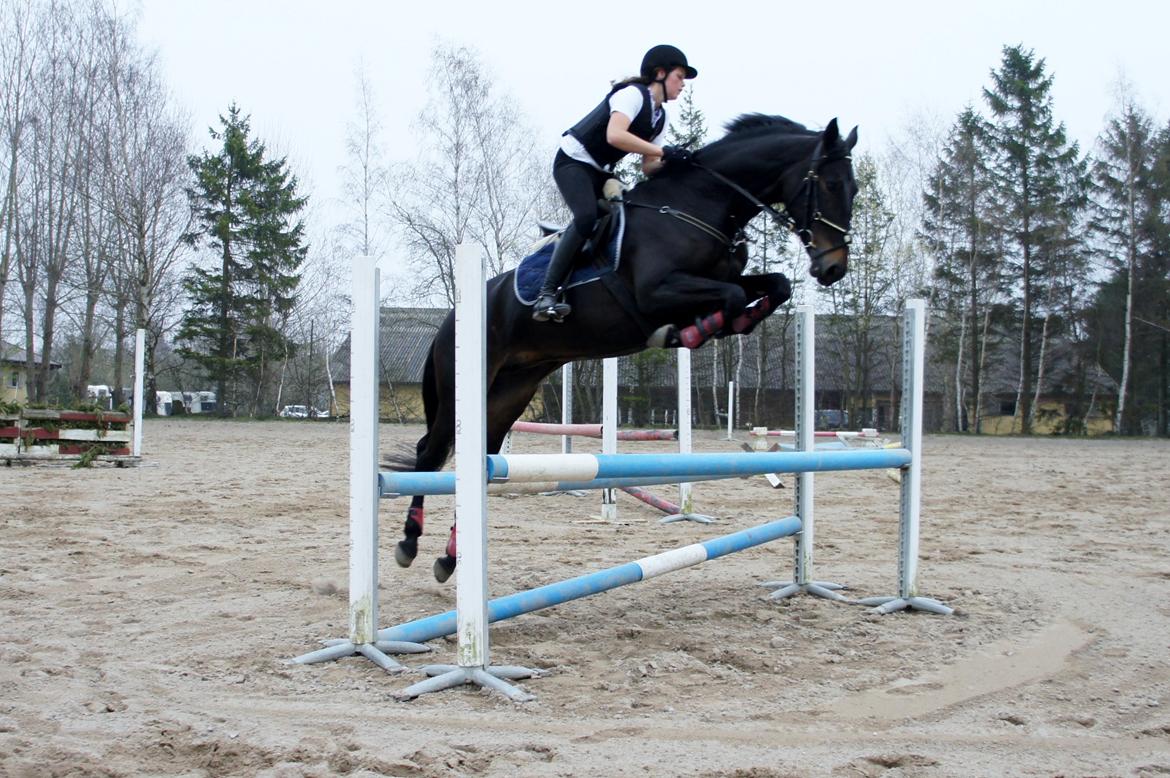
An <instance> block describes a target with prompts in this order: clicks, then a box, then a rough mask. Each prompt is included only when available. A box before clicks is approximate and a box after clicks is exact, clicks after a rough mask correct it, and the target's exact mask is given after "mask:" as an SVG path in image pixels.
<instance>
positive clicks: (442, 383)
mask: <svg viewBox="0 0 1170 778" xmlns="http://www.w3.org/2000/svg"><path fill="white" fill-rule="evenodd" d="M444 328H446V325H444ZM450 343H451V334H450V333H447V332H446V331H445V329H444V330H440V332H439V334H438V335H436V336H435V343H434V346H433V347H432V351H431V354H430V356H428V358H427V362H426V365H425V366H424V368H423V383H422V391H423V405H424V407H425V410H426V418H427V432H426V434H425V435H423V436H422V437H421V438H420V439H419V441H418V445H417V446H416V447H415V460H414V472H416V473H421V472H436V471H438V470H441V469H442V467H443V463H445V462H446V461H447V458H448V457H449V456H450V455H451V446H452V444H453V442H454V440H455V381H454V364H453V363H454V357H453V356H452V357H451V358H450V359H448V358H447V356H448V355H449V353H450V350H449V349H448V348H447V346H448V344H450ZM424 499H425V498H424V496H423V495H421V494H416V495H415V496H414V497H413V498H411V501H410V509H409V510H408V511H407V513H406V523H405V524H404V525H403V528H402V532H403V538H402V540H400V541H398V544H397V545H396V546H395V547H394V560H395V561H396V562H397V563H398V564H399V565H400V566H401V567H410V564H411V562H413V561H414V558H415V557H416V556H417V555H418V539H419V537H420V536H421V535H422V533H423V516H424V510H423V501H424Z"/></svg>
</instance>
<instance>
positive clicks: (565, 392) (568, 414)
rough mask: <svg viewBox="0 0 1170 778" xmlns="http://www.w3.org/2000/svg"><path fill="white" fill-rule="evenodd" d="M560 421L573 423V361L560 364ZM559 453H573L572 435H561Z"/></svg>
mask: <svg viewBox="0 0 1170 778" xmlns="http://www.w3.org/2000/svg"><path fill="white" fill-rule="evenodd" d="M561 423H562V424H572V423H573V363H572V362H566V363H565V364H564V365H562V366H561ZM561 453H562V454H572V453H573V436H572V435H561Z"/></svg>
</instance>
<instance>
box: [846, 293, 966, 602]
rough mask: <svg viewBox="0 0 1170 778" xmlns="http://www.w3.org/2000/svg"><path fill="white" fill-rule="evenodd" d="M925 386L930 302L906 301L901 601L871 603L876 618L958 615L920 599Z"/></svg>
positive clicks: (883, 599)
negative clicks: (906, 612) (904, 613)
mask: <svg viewBox="0 0 1170 778" xmlns="http://www.w3.org/2000/svg"><path fill="white" fill-rule="evenodd" d="M925 382H926V301H925V300H921V299H914V300H907V301H906V311H905V313H904V314H903V318H902V447H903V448H905V449H908V450H909V451H910V464H908V465H906V466H905V467H903V468H902V494H901V521H900V522H899V526H898V596H896V597H867V598H865V599H863V600H860V601H859V602H860V603H861V604H862V605H876V606H878V607H877V608H876V609H875V611H876V612H877V613H893V612H894V611H898V610H902V609H904V608H913V609H916V610H924V611H927V612H929V613H940V614H943V615H944V616H949V615H950V614H952V613H954V610H953V609H952V608H950V607H949V606H947V605H944V604H943V603H941V602H939V601H938V600H935V599H932V598H930V597H920V596H919V595H918V533H919V529H920V528H919V524H920V523H921V518H922V393H923V391H924V389H923V386H924V384H925Z"/></svg>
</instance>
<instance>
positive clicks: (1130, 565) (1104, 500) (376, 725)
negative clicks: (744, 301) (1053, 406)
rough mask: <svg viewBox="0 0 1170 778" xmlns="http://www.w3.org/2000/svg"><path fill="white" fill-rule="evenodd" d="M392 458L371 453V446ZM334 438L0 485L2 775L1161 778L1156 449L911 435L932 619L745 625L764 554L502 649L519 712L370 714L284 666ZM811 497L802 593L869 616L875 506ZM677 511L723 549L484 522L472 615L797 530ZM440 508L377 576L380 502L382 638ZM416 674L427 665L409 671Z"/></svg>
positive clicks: (304, 600)
mask: <svg viewBox="0 0 1170 778" xmlns="http://www.w3.org/2000/svg"><path fill="white" fill-rule="evenodd" d="M419 431H420V430H419V428H417V427H412V428H399V427H391V426H387V427H384V428H383V429H382V441H383V449H384V450H386V449H389V448H391V447H392V446H393V445H394V444H395V443H401V442H413V440H414V439H415V438H416V437H417V436H418V434H419ZM347 434H348V430H347V428H346V426H345V425H344V424H337V423H308V422H270V423H241V422H236V423H231V422H214V421H213V422H206V421H203V422H200V421H175V420H163V421H155V422H149V423H148V427H147V428H146V455H147V457H146V461H145V463H144V466H142V467H141V468H138V469H115V468H110V467H105V468H97V469H92V470H84V471H75V470H69V469H64V468H14V469H5V470H0V485H2V487H3V491H2V493H3V495H4V500H5V503H6V504H5V510H4V512H3V516H2V518H0V775H3V776H26V775H27V776H44V775H143V774H146V775H189V776H204V775H207V776H213V775H214V776H220V775H249V776H250V775H264V776H300V775H333V774H347V775H393V776H447V775H508V776H552V775H556V776H621V775H702V776H744V777H747V776H752V777H757V778H759V777H763V776H787V775H799V776H820V775H826V776H838V775H840V776H877V775H883V776H902V775H975V776H995V775H1008V774H1011V775H1070V776H1071V775H1122V776H1132V775H1143V776H1155V775H1167V774H1170V554H1168V553H1167V551H1168V549H1170V540H1168V531H1170V496H1168V484H1170V445H1168V444H1167V442H1165V441H1154V442H1147V441H1072V440H1056V439H1034V440H1025V439H981V440H971V439H962V438H956V437H928V438H927V441H926V451H925V463H926V472H925V488H926V497H925V504H924V508H923V536H922V567H921V576H920V589H921V591H922V593H924V594H927V595H929V596H933V597H937V598H938V599H941V600H943V601H945V602H947V603H949V604H951V605H953V606H955V607H956V608H957V609H958V612H957V613H956V614H955V615H954V616H949V617H943V616H936V615H927V614H920V613H913V614H908V613H899V614H893V615H889V616H877V615H874V614H872V613H869V612H868V611H867V610H866V609H863V608H860V607H855V606H849V605H842V604H837V603H831V602H827V601H824V600H819V599H815V598H812V597H809V596H801V597H797V598H795V599H792V600H788V601H784V602H779V603H777V602H772V601H770V600H769V599H768V597H767V592H766V590H764V589H761V588H760V587H758V586H757V585H756V584H757V582H759V581H762V580H767V579H775V578H784V577H787V576H789V575H790V573H791V560H792V555H791V548H792V543H791V541H788V540H782V541H778V542H776V543H773V544H771V545H767V546H763V547H760V548H757V549H752V550H749V551H747V552H744V553H741V554H737V555H735V556H732V557H727V558H724V559H721V560H718V561H713V562H710V563H707V564H705V565H700V566H697V567H692V568H688V569H686V570H682V571H679V572H676V573H672V574H670V575H667V576H663V577H661V578H656V579H654V580H652V581H647V582H644V583H641V584H638V585H635V586H630V587H626V588H623V589H620V590H617V591H614V592H610V593H608V594H603V595H599V596H597V597H592V598H589V599H585V600H580V601H577V602H574V603H570V604H567V605H563V606H560V607H557V608H554V609H551V610H548V611H543V612H541V613H538V614H531V615H528V616H524V617H521V618H519V619H517V620H515V621H512V622H506V623H503V624H500V625H497V627H496V628H495V629H493V632H492V650H493V659H494V661H496V662H498V663H501V664H524V665H528V666H534V667H539V668H544V669H547V670H548V674H547V675H546V676H545V677H543V678H539V679H535V680H530V681H526V682H524V686H525V688H526V689H528V690H529V691H531V692H533V693H535V694H536V695H537V696H538V699H537V700H536V701H535V702H531V703H525V704H515V703H511V702H508V701H506V700H504V699H502V698H501V697H499V696H497V695H494V694H491V693H488V692H484V691H478V690H475V689H473V688H471V687H465V688H463V689H458V690H452V691H447V692H443V693H442V694H437V695H430V696H427V697H424V698H421V699H418V700H415V701H413V702H405V703H404V702H397V701H395V700H394V699H393V697H392V693H393V692H394V691H395V690H397V689H401V688H403V687H404V686H406V685H407V684H408V683H409V682H411V681H412V680H414V678H415V676H403V675H389V674H386V673H383V672H382V671H380V670H378V669H377V668H376V667H375V666H374V665H372V664H371V663H369V662H367V661H366V660H364V659H358V658H353V659H345V660H342V661H338V662H333V663H329V664H322V665H314V666H299V665H289V664H287V662H286V660H287V659H288V658H290V657H292V656H294V655H297V654H300V653H303V652H305V651H309V650H312V649H314V648H316V647H317V646H318V645H319V643H318V642H317V641H318V640H320V639H322V638H328V637H341V636H344V635H345V633H346V630H347V616H346V603H347V598H346V570H347V543H348V524H347V521H348V519H347V515H346V510H347V494H346V474H347V466H346V460H347ZM721 437H723V436H722V435H721V434H716V433H707V434H705V435H699V436H698V439H697V441H696V447H697V448H698V449H699V450H709V451H718V450H728V449H729V448H731V447H734V446H735V445H736V444H730V443H728V442H727V441H725V440H721V439H720V438H721ZM623 445H624V450H629V451H635V450H654V449H653V448H652V447H653V446H655V445H662V444H623ZM541 447H543V449H544V450H553V449H554V448H555V441H554V440H552V439H543V440H542V439H539V438H537V439H529V440H528V441H525V442H522V443H521V444H520V445H519V447H518V449H517V450H520V451H537V450H541ZM786 480H787V479H786ZM816 485H817V493H818V500H817V505H818V514H817V515H818V523H817V563H816V570H817V574H818V577H819V578H822V579H826V580H835V581H840V582H842V583H846V584H848V585H849V587H850V591H851V592H855V593H856V594H857V596H863V595H874V594H890V593H893V592H894V590H895V589H896V583H897V574H898V571H897V564H896V543H897V494H898V490H897V488H896V486H895V484H894V483H893V482H892V481H891V480H890V478H889V477H888V476H887V474H886V473H884V472H857V473H839V474H822V475H818V476H817V481H816ZM657 491H658V493H660V494H662V495H663V496H666V497H671V496H672V492H673V491H674V490H673V489H668V488H660V489H657ZM696 495H697V498H698V503H699V507H700V508H702V509H703V510H705V511H707V512H709V513H713V514H717V515H718V516H719V517H720V518H721V519H722V521H721V524H720V525H719V526H718V527H717V528H712V527H703V526H699V525H693V524H692V525H660V524H659V523H658V522H657V518H658V514H657V513H656V512H654V511H653V510H652V509H650V508H647V507H644V506H642V505H640V504H639V503H636V502H634V501H633V500H631V499H627V498H624V497H623V498H622V500H623V501H622V503H621V514H620V518H619V522H618V523H617V524H610V525H605V524H599V523H596V522H594V521H591V520H590V518H589V517H590V515H591V514H594V513H596V506H597V502H596V498H595V496H593V495H590V496H588V497H573V496H568V495H562V496H556V497H535V496H534V497H523V498H515V497H514V498H503V497H502V498H493V499H492V501H491V511H492V512H491V518H490V525H491V530H492V536H491V552H492V553H491V564H492V567H491V572H490V579H491V586H492V591H493V593H494V594H506V593H509V592H511V591H515V590H517V589H521V588H529V587H531V586H534V585H539V584H542V583H547V582H551V581H555V580H559V579H563V578H567V577H570V576H573V575H577V574H580V573H583V572H590V571H593V570H597V569H601V568H603V567H608V566H610V565H613V564H618V563H622V562H626V561H630V560H633V559H637V558H639V557H641V556H645V555H647V554H651V553H655V552H657V551H660V550H665V549H668V548H674V547H676V546H680V545H685V544H687V543H692V542H695V541H696V540H700V539H703V538H706V537H711V536H713V535H716V534H722V533H725V532H729V531H733V530H736V529H742V528H745V527H748V526H751V525H752V524H755V523H759V522H762V521H764V520H768V519H772V518H776V517H781V516H785V515H788V513H789V512H790V504H791V489H785V490H782V491H781V490H777V491H773V490H772V489H771V488H770V487H769V486H768V484H767V482H766V481H765V480H764V479H763V478H755V479H752V480H734V481H724V482H716V483H706V484H699V485H697V486H696ZM450 504H451V503H450V500H449V499H448V498H439V499H433V500H432V501H431V502H430V503H429V507H430V511H429V514H428V518H429V525H428V529H429V532H428V534H427V536H426V537H425V538H424V543H423V550H422V553H421V554H420V559H419V562H418V563H416V564H415V566H414V567H412V568H410V569H408V570H402V569H399V568H397V567H396V566H395V564H394V562H393V557H392V553H391V549H392V544H393V542H394V541H396V540H397V539H398V537H399V531H400V526H401V519H402V516H403V514H404V513H405V507H406V506H405V504H404V503H399V502H385V503H383V511H382V527H383V530H382V536H383V537H382V565H381V583H382V586H381V596H382V608H381V612H382V618H381V623H382V624H383V625H386V626H388V625H390V624H394V623H399V622H401V621H405V620H408V619H412V618H416V617H418V616H420V615H426V614H430V613H435V612H439V611H442V610H446V609H448V608H451V607H453V603H454V591H455V590H454V585H453V583H454V582H453V581H452V582H450V583H448V584H446V585H440V584H437V583H436V582H435V581H434V580H433V579H432V577H431V571H430V561H431V559H432V558H433V557H434V556H435V555H436V554H437V553H438V552H439V551H440V550H441V548H442V546H443V543H444V541H445V536H446V527H447V524H448V523H449V510H450ZM435 659H437V660H440V661H453V660H454V644H453V643H452V642H450V641H437V645H436V653H435V657H434V658H432V659H427V660H419V659H416V658H407V659H406V661H407V662H408V664H411V665H414V666H418V665H421V664H423V663H424V661H435Z"/></svg>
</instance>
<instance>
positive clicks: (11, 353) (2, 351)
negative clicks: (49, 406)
mask: <svg viewBox="0 0 1170 778" xmlns="http://www.w3.org/2000/svg"><path fill="white" fill-rule="evenodd" d="M27 361H28V360H27V352H26V351H25V350H24V349H22V348H20V347H18V346H13V345H11V344H8V343H0V379H2V380H3V383H2V385H0V400H3V401H5V402H17V403H26V402H28V384H27V383H26V381H25V364H26V363H27ZM33 361H34V362H37V363H40V361H41V358H40V356H39V355H37V354H35V353H34V354H33ZM49 369H50V370H60V369H61V364H60V363H59V362H50V363H49Z"/></svg>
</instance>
